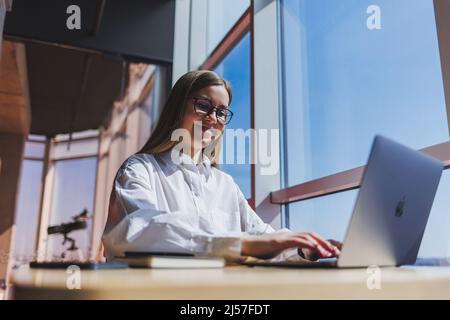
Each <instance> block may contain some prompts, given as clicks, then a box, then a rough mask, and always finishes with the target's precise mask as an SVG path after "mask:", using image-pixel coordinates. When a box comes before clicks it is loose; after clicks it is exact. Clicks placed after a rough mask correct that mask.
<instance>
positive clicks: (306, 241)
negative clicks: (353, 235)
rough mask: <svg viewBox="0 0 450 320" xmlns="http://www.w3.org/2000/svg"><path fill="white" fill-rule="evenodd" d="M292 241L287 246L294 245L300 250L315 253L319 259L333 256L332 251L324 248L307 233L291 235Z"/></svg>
mask: <svg viewBox="0 0 450 320" xmlns="http://www.w3.org/2000/svg"><path fill="white" fill-rule="evenodd" d="M292 239H293V242H291V243H289V246H292V245H295V246H297V247H300V248H306V249H309V250H310V251H312V252H316V253H317V255H318V256H319V258H320V257H322V258H329V257H331V256H332V255H333V252H332V251H329V250H327V249H326V248H324V247H323V246H322V245H321V244H320V243H319V242H318V241H317V240H316V239H315V238H314V237H312V236H311V235H310V234H308V233H300V234H293V235H292Z"/></svg>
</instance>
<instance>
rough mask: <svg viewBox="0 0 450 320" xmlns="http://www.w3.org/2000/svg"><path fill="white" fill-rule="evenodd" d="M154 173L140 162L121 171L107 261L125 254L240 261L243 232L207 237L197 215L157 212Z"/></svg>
mask: <svg viewBox="0 0 450 320" xmlns="http://www.w3.org/2000/svg"><path fill="white" fill-rule="evenodd" d="M155 174H156V173H155V172H152V171H151V168H149V166H148V165H144V164H142V163H140V162H139V161H134V162H131V163H127V164H125V165H124V166H123V167H122V168H121V169H120V170H119V172H118V174H117V176H116V179H115V182H114V188H113V191H112V196H111V202H110V207H109V214H108V222H107V225H106V228H105V232H104V234H103V238H102V240H103V244H104V246H105V253H106V257H107V259H108V260H112V259H114V256H121V255H123V254H124V252H126V251H158V252H159V251H163V252H184V253H193V254H202V255H209V256H223V257H225V258H227V259H238V258H239V257H240V253H241V239H240V233H227V234H217V235H216V234H214V235H213V234H206V233H205V232H203V231H200V230H199V228H198V221H199V217H198V215H197V214H196V213H193V212H183V211H174V212H164V211H158V210H157V208H158V206H157V203H158V201H160V199H158V196H157V194H156V193H155V190H154V188H153V187H152V175H155ZM114 211H115V212H114Z"/></svg>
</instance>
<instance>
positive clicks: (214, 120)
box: [206, 110, 217, 124]
mask: <svg viewBox="0 0 450 320" xmlns="http://www.w3.org/2000/svg"><path fill="white" fill-rule="evenodd" d="M206 119H207V120H208V122H212V123H214V124H216V123H217V117H216V111H215V110H214V111H213V112H211V113H210V114H208V115H207V116H206Z"/></svg>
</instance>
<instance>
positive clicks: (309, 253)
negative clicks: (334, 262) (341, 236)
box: [299, 239, 342, 261]
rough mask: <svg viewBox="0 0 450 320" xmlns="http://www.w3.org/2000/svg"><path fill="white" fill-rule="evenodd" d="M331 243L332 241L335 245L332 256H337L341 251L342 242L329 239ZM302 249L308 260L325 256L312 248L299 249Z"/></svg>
mask: <svg viewBox="0 0 450 320" xmlns="http://www.w3.org/2000/svg"><path fill="white" fill-rule="evenodd" d="M327 241H328V242H329V243H331V245H332V246H334V247H335V250H334V254H333V256H332V257H337V256H339V254H340V253H341V249H342V243H341V242H339V241H336V240H332V239H328V240H327ZM300 250H301V252H302V254H303V256H304V258H305V259H307V260H311V261H315V260H318V259H320V258H324V257H323V256H321V255H319V254H318V253H317V251H316V250H311V249H309V248H299V251H300Z"/></svg>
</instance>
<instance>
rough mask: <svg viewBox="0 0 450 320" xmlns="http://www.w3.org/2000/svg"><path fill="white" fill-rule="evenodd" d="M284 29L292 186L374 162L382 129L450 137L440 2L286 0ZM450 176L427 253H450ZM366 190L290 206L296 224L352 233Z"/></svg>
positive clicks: (425, 141)
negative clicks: (375, 142)
mask: <svg viewBox="0 0 450 320" xmlns="http://www.w3.org/2000/svg"><path fill="white" fill-rule="evenodd" d="M374 24H375V25H377V26H376V27H373V26H374ZM281 30H282V47H281V48H282V76H283V113H284V114H283V130H284V150H283V151H284V161H285V169H286V172H285V184H286V185H287V186H292V185H296V184H299V183H304V182H308V181H310V180H313V179H316V178H320V177H324V176H327V175H330V174H334V173H336V172H340V171H344V170H347V169H351V168H354V167H357V166H360V165H364V164H365V163H366V161H367V157H368V153H369V151H370V146H371V144H372V140H373V137H374V135H375V134H383V135H385V136H387V137H390V138H392V139H394V140H397V141H399V142H401V143H404V144H406V145H409V146H410V147H413V148H415V149H419V148H424V147H427V146H430V145H434V144H438V143H441V142H445V141H448V140H449V127H448V123H447V116H446V107H445V101H444V91H443V82H442V76H441V66H440V59H439V47H438V42H437V33H436V23H435V16H434V8H433V1H432V0H420V1H408V0H396V1H390V0H379V1H377V2H376V6H374V3H373V1H366V0H342V1H334V0H315V1H309V0H282V1H281ZM449 174H450V173H448V172H445V173H444V175H443V178H442V181H441V184H440V186H439V190H438V194H437V196H436V199H435V203H434V206H433V210H432V212H431V215H430V220H429V223H428V226H427V229H426V232H425V235H424V241H423V243H422V246H421V250H420V253H419V255H420V256H422V257H430V256H435V257H436V256H445V255H447V256H448V255H449V254H450V252H449V248H450V245H449V240H450V238H449V237H448V228H449V226H450V214H449V212H450V209H449V206H450V201H449V200H448V196H447V194H448V190H449V188H450V185H449V183H450V176H449ZM356 193H357V191H349V192H343V193H338V194H334V195H329V196H325V197H320V198H316V199H311V200H306V201H301V202H297V203H291V204H289V205H288V210H287V213H288V217H287V220H288V221H289V223H290V227H291V228H292V229H293V230H306V231H309V230H314V231H317V232H320V233H322V234H323V235H324V236H325V237H330V238H332V237H333V238H336V239H338V240H342V239H343V236H344V234H345V230H346V227H347V224H348V222H349V218H350V215H351V211H352V208H353V203H354V200H355V196H356Z"/></svg>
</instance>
